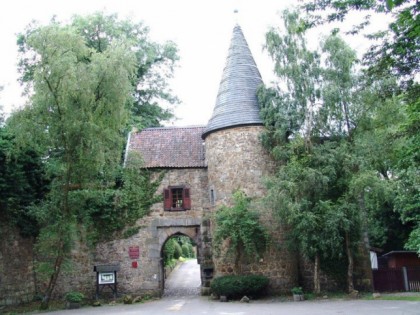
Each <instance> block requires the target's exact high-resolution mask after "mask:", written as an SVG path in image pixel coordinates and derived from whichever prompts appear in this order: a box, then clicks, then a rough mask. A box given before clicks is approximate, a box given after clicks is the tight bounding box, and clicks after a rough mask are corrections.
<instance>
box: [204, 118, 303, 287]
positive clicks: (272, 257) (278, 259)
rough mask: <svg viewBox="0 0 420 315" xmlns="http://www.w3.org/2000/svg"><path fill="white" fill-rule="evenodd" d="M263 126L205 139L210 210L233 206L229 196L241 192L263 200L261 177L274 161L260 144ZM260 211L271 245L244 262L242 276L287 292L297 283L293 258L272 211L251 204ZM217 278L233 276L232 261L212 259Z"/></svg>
mask: <svg viewBox="0 0 420 315" xmlns="http://www.w3.org/2000/svg"><path fill="white" fill-rule="evenodd" d="M263 130H264V127H262V126H244V127H235V128H230V129H225V130H219V131H216V132H214V133H211V134H210V135H208V136H207V138H206V159H207V165H208V177H209V188H210V189H211V190H212V191H213V192H212V193H213V195H214V203H213V205H212V206H213V207H212V211H217V209H218V207H219V206H221V205H228V206H231V205H232V193H233V192H234V191H235V190H237V189H240V190H242V191H243V192H245V193H246V194H247V196H249V197H251V198H255V200H258V198H261V197H263V196H264V195H265V194H266V192H267V190H266V187H265V185H264V178H265V177H267V176H269V175H271V174H272V172H273V171H274V169H275V168H274V166H275V165H274V162H273V160H272V159H271V157H270V156H269V154H268V152H267V151H266V150H264V148H263V147H262V145H261V140H260V135H261V133H262V132H263ZM253 207H254V208H256V209H257V210H259V212H260V220H261V223H262V224H264V225H265V226H266V228H267V229H268V231H269V234H270V238H271V242H270V246H269V248H268V249H267V251H266V253H265V255H264V257H263V258H262V259H261V260H260V261H258V262H252V263H249V262H246V263H244V264H243V265H242V272H243V273H252V274H261V275H265V276H267V277H268V278H269V279H270V288H271V292H272V293H276V292H288V291H289V290H290V288H292V287H293V286H295V285H296V284H297V281H298V269H297V259H296V255H294V254H292V253H291V252H290V251H289V250H288V249H287V246H286V245H285V239H284V231H283V230H282V229H281V227H280V226H279V224H277V223H276V221H277V220H276V219H275V218H274V217H273V211H272V210H271V209H267V208H265V207H263V206H261V205H258V204H254V205H253ZM213 260H214V263H215V269H216V275H217V276H218V275H225V274H230V273H233V262H232V261H229V260H227V259H226V258H224V259H215V258H213Z"/></svg>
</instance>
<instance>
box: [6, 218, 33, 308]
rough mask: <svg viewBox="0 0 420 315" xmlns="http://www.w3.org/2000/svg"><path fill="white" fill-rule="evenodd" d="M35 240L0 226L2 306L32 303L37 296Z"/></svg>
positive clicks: (15, 230)
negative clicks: (34, 257) (34, 256)
mask: <svg viewBox="0 0 420 315" xmlns="http://www.w3.org/2000/svg"><path fill="white" fill-rule="evenodd" d="M32 248H33V240H32V239H31V238H23V237H21V236H20V235H19V231H18V230H17V229H12V228H9V227H7V226H3V225H2V226H0V306H1V305H15V304H20V303H25V302H30V301H32V300H33V298H34V296H35V295H36V290H35V278H34V276H35V275H34V270H33V251H32Z"/></svg>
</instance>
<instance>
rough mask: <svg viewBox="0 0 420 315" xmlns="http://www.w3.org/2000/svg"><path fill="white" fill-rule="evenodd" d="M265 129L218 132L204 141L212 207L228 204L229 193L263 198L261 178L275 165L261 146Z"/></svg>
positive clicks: (271, 170) (250, 128) (240, 128)
mask: <svg viewBox="0 0 420 315" xmlns="http://www.w3.org/2000/svg"><path fill="white" fill-rule="evenodd" d="M263 130H264V127H262V126H246V127H236V128H230V129H224V130H219V131H217V132H214V133H211V134H209V135H208V136H207V138H206V160H207V165H208V178H209V180H208V181H209V189H213V193H214V200H215V202H214V206H220V205H222V204H224V205H229V204H230V203H231V197H232V192H234V191H235V190H237V189H239V188H240V189H241V190H243V191H244V192H245V193H246V194H247V195H248V196H249V197H262V196H264V194H265V192H266V189H265V186H264V182H263V179H264V177H266V176H268V175H270V174H271V173H272V172H273V170H274V162H273V161H272V159H271V158H270V156H269V154H268V152H267V151H266V150H264V148H263V147H262V145H261V140H260V135H261V133H262V131H263Z"/></svg>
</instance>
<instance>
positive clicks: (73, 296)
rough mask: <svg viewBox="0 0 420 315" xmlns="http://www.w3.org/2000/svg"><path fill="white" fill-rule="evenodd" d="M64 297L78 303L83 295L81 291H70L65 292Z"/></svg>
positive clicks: (68, 300)
mask: <svg viewBox="0 0 420 315" xmlns="http://www.w3.org/2000/svg"><path fill="white" fill-rule="evenodd" d="M65 298H66V301H67V302H71V303H80V302H82V301H83V299H84V298H85V296H84V295H83V293H81V292H77V291H72V292H69V293H67V294H66V296H65Z"/></svg>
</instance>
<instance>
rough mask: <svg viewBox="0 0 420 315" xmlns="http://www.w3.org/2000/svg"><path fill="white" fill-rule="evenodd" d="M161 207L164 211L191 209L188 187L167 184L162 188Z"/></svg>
mask: <svg viewBox="0 0 420 315" xmlns="http://www.w3.org/2000/svg"><path fill="white" fill-rule="evenodd" d="M163 208H164V210H166V211H183V210H189V209H191V198H190V189H189V188H186V187H184V186H169V187H168V188H165V189H164V190H163Z"/></svg>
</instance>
